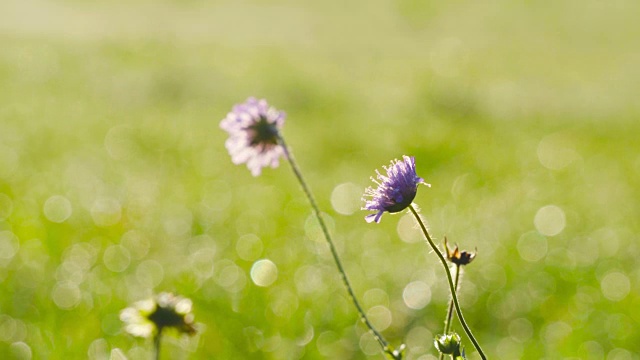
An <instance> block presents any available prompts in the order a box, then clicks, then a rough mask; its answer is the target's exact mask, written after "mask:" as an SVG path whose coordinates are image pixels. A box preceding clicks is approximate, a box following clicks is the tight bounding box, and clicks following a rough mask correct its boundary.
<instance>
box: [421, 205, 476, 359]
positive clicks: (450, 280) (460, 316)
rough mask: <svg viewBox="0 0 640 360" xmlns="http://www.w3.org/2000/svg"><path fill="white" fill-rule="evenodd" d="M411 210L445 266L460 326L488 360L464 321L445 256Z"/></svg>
mask: <svg viewBox="0 0 640 360" xmlns="http://www.w3.org/2000/svg"><path fill="white" fill-rule="evenodd" d="M409 210H411V212H412V213H413V216H414V217H415V218H416V220H417V221H418V224H419V225H420V228H421V229H422V232H423V233H424V236H425V237H426V238H427V241H428V242H429V245H431V248H432V249H433V251H434V252H435V253H436V255H438V258H439V259H440V262H441V263H442V266H444V270H445V273H446V274H447V280H448V281H449V290H450V291H451V299H452V300H453V304H454V306H455V308H456V314H457V315H458V320H459V321H460V324H461V325H462V327H463V328H464V331H465V332H466V333H467V336H468V337H469V340H471V342H472V343H473V346H474V347H475V348H476V350H477V351H478V354H480V357H481V358H482V359H484V360H486V359H487V357H486V356H485V355H484V352H483V351H482V348H481V347H480V344H478V341H476V338H475V337H474V336H473V334H472V333H471V329H469V326H467V322H466V321H465V320H464V317H463V316H462V311H461V310H460V304H459V303H458V296H457V295H456V288H455V287H454V285H453V279H452V278H451V272H450V271H449V266H447V260H446V259H445V258H444V256H443V255H442V252H441V251H440V250H439V249H438V247H437V246H436V244H435V243H434V242H433V240H431V236H430V235H429V231H427V227H426V226H425V225H424V222H423V221H422V218H420V215H418V212H417V211H416V209H415V208H414V207H413V204H412V205H409Z"/></svg>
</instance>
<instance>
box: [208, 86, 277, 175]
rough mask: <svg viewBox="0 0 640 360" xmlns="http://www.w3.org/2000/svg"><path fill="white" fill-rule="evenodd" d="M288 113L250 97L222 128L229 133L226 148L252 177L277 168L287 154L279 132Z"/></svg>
mask: <svg viewBox="0 0 640 360" xmlns="http://www.w3.org/2000/svg"><path fill="white" fill-rule="evenodd" d="M284 118H285V113H284V112H283V111H278V110H276V109H275V108H274V107H272V106H269V104H267V101H266V100H264V99H260V100H258V99H256V98H254V97H250V98H248V99H247V101H245V102H244V103H242V104H238V105H235V106H234V107H233V110H232V111H231V112H230V113H229V114H227V117H226V118H224V119H223V120H222V121H221V122H220V127H221V128H222V129H223V130H226V131H227V132H228V133H229V138H228V139H227V141H226V142H225V146H226V148H227V150H228V151H229V155H231V161H233V163H234V164H236V165H238V164H242V163H245V162H246V163H247V168H249V170H251V174H252V175H253V176H258V175H260V173H261V171H262V168H263V167H267V166H271V167H272V168H275V167H277V166H278V164H279V162H278V159H279V158H280V156H281V155H283V154H284V150H283V148H282V146H281V145H280V143H279V137H280V133H279V130H280V128H281V127H282V125H283V124H284Z"/></svg>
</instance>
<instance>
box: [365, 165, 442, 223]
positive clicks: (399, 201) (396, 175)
mask: <svg viewBox="0 0 640 360" xmlns="http://www.w3.org/2000/svg"><path fill="white" fill-rule="evenodd" d="M383 168H384V169H385V170H386V171H387V175H386V176H385V175H382V174H380V172H379V171H378V170H376V174H377V175H378V176H377V180H376V179H374V178H373V177H371V180H373V182H374V183H376V184H377V185H378V188H377V189H374V188H373V187H371V186H370V187H368V188H367V189H366V190H365V191H364V195H365V196H370V197H371V199H368V200H367V199H365V198H363V200H364V201H366V203H365V205H364V207H363V208H362V210H372V211H377V213H375V214H370V215H367V216H366V217H365V220H366V221H367V222H369V223H370V222H373V221H375V222H377V223H379V222H380V218H381V217H382V214H383V213H384V212H385V211H387V212H389V213H396V212H399V211H402V210H404V209H406V208H407V207H408V206H409V205H411V202H412V201H413V199H414V198H415V197H416V192H417V191H418V184H421V183H422V184H425V185H427V186H431V185H429V184H427V183H425V182H424V179H422V178H421V177H419V176H418V175H417V174H416V160H415V158H414V157H413V156H411V157H409V156H406V155H403V156H402V161H400V160H397V159H396V160H393V161H392V162H391V165H390V166H388V167H387V166H383Z"/></svg>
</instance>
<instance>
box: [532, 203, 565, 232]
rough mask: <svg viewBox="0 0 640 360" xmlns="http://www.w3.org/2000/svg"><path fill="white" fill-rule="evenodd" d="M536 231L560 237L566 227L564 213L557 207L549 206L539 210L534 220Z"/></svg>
mask: <svg viewBox="0 0 640 360" xmlns="http://www.w3.org/2000/svg"><path fill="white" fill-rule="evenodd" d="M533 223H534V225H535V226H536V230H538V231H539V232H540V233H541V234H543V235H547V236H554V235H558V234H559V233H560V232H562V230H564V227H565V225H566V217H565V215H564V211H562V209H561V208H559V207H557V206H555V205H547V206H543V207H541V208H540V209H538V212H536V216H535V218H534V220H533Z"/></svg>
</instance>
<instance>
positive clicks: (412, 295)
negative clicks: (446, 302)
mask: <svg viewBox="0 0 640 360" xmlns="http://www.w3.org/2000/svg"><path fill="white" fill-rule="evenodd" d="M402 299H403V300H404V303H405V304H406V305H407V306H408V307H409V308H410V309H414V310H420V309H422V308H424V307H425V306H427V305H428V304H429V302H431V288H430V287H429V285H427V284H426V283H425V282H422V281H414V282H411V283H409V284H407V286H405V287H404V291H402Z"/></svg>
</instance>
